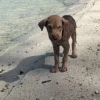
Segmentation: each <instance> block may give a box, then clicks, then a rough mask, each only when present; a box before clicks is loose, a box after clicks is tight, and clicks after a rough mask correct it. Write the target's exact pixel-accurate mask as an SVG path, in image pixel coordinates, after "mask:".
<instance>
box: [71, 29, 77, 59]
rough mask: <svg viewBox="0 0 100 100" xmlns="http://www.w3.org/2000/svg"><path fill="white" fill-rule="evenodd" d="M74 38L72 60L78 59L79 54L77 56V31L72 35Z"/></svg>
mask: <svg viewBox="0 0 100 100" xmlns="http://www.w3.org/2000/svg"><path fill="white" fill-rule="evenodd" d="M71 37H72V56H71V57H72V58H76V57H77V54H76V30H75V32H74V33H73V34H72V35H71Z"/></svg>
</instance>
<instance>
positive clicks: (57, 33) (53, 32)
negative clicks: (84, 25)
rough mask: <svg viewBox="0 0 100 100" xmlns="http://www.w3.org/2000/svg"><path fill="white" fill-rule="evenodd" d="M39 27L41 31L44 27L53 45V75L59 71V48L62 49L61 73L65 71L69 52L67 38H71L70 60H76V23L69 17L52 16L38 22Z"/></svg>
mask: <svg viewBox="0 0 100 100" xmlns="http://www.w3.org/2000/svg"><path fill="white" fill-rule="evenodd" d="M38 25H39V27H40V28H41V30H43V27H44V26H45V27H46V29H47V32H48V36H49V39H50V40H51V42H52V44H53V50H54V59H55V67H54V68H53V69H52V72H53V73H56V72H58V71H59V47H60V46H62V47H63V48H64V51H63V60H62V68H61V69H60V70H61V71H62V72H65V71H67V60H68V52H69V47H70V45H69V38H70V37H72V56H71V57H72V58H76V57H77V54H76V22H75V20H74V19H73V17H72V16H70V15H65V16H63V17H60V16H58V15H52V16H50V17H48V18H46V19H43V20H42V21H40V22H39V24H38Z"/></svg>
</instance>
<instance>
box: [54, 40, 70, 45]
mask: <svg viewBox="0 0 100 100" xmlns="http://www.w3.org/2000/svg"><path fill="white" fill-rule="evenodd" d="M67 43H68V42H67V41H65V40H60V41H54V42H53V44H55V45H58V46H63V45H67Z"/></svg>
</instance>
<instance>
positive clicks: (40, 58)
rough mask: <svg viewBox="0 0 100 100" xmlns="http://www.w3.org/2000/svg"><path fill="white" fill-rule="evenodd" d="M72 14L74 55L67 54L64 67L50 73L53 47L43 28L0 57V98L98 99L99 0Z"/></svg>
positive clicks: (41, 99) (99, 64)
mask: <svg viewBox="0 0 100 100" xmlns="http://www.w3.org/2000/svg"><path fill="white" fill-rule="evenodd" d="M83 3H84V2H83ZM77 6H78V5H77ZM71 9H72V8H70V11H71ZM79 10H80V11H79ZM66 13H67V12H66V11H65V12H63V13H62V14H61V15H63V14H66ZM69 13H70V12H69ZM72 15H73V16H74V18H75V19H76V21H77V54H78V58H77V59H72V58H70V57H68V71H67V72H64V73H61V72H58V73H50V69H51V68H52V67H53V65H54V59H53V50H52V45H51V43H50V41H49V39H48V35H47V32H46V30H44V31H43V32H40V33H38V34H35V35H34V36H33V37H31V38H30V40H29V41H28V42H26V43H24V44H21V45H19V46H17V47H15V48H13V49H12V50H10V51H8V52H7V53H6V54H5V55H3V56H2V57H0V66H1V67H0V70H1V71H0V72H1V73H0V90H1V92H0V100H100V35H99V34H100V1H99V0H91V1H89V2H87V3H86V6H84V8H81V9H78V10H75V11H74V12H73V14H72ZM33 40H34V41H35V42H34V45H33ZM70 54H71V49H70V52H69V55H70ZM61 59H62V57H60V66H61ZM2 69H4V71H2Z"/></svg>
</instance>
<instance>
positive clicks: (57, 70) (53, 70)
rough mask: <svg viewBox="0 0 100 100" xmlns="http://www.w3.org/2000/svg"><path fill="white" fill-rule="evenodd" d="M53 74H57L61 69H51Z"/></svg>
mask: <svg viewBox="0 0 100 100" xmlns="http://www.w3.org/2000/svg"><path fill="white" fill-rule="evenodd" d="M51 72H52V73H57V72H59V69H58V68H52V69H51Z"/></svg>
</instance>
